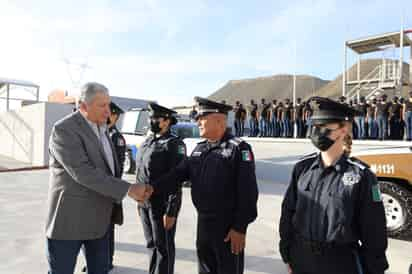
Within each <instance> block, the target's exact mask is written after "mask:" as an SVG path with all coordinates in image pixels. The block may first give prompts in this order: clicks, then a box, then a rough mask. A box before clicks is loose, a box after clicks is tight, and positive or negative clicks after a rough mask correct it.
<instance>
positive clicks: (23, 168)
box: [0, 166, 49, 173]
mask: <svg viewBox="0 0 412 274" xmlns="http://www.w3.org/2000/svg"><path fill="white" fill-rule="evenodd" d="M48 168H49V166H29V167H21V168H3V169H0V173H5V172H20V171H32V170H43V169H48Z"/></svg>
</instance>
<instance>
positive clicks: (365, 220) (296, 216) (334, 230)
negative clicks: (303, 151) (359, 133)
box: [279, 153, 388, 273]
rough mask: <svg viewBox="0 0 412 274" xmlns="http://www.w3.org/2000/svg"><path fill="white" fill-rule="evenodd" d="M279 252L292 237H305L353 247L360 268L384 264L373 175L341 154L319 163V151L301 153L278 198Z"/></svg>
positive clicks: (285, 252) (372, 269)
mask: <svg viewBox="0 0 412 274" xmlns="http://www.w3.org/2000/svg"><path fill="white" fill-rule="evenodd" d="M279 230H280V237H281V240H280V243H279V245H280V246H279V247H280V252H281V255H282V258H283V260H284V261H285V262H289V261H290V258H289V248H290V246H291V244H292V242H293V240H294V239H296V237H298V238H303V239H305V240H308V241H314V242H320V243H331V244H334V245H336V247H337V248H339V246H351V245H353V246H355V247H359V245H358V243H359V241H360V247H359V253H360V256H361V258H362V262H363V265H364V268H365V269H366V270H367V272H366V273H383V272H384V270H385V269H386V268H387V267H388V263H387V260H386V257H385V250H386V248H387V237H386V219H385V212H384V207H383V203H382V198H381V194H380V190H379V185H378V182H377V179H376V177H375V175H374V174H373V173H372V171H371V170H370V169H369V168H368V166H366V164H364V163H362V162H360V161H359V160H357V159H355V158H348V157H347V156H346V155H342V157H341V158H340V159H339V160H338V161H337V162H336V163H335V164H333V165H331V166H329V167H324V166H323V162H322V160H321V155H320V154H319V153H314V154H311V155H309V156H306V157H304V158H303V159H301V161H299V162H298V163H297V164H296V165H295V167H294V169H293V173H292V178H291V182H290V185H289V187H288V190H287V192H286V194H285V197H284V200H283V203H282V214H281V219H280V227H279Z"/></svg>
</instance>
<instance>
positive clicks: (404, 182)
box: [353, 146, 412, 240]
mask: <svg viewBox="0 0 412 274" xmlns="http://www.w3.org/2000/svg"><path fill="white" fill-rule="evenodd" d="M353 156H355V157H357V158H358V159H360V160H362V161H364V162H366V163H367V164H368V165H369V166H370V168H371V170H372V171H373V172H375V174H376V176H377V178H378V181H379V183H380V189H381V193H382V200H383V203H384V206H385V213H386V222H387V231H388V235H389V236H390V237H394V238H399V239H404V240H412V168H411V163H412V146H409V147H392V148H380V149H369V150H366V151H360V152H358V153H355V154H354V155H353Z"/></svg>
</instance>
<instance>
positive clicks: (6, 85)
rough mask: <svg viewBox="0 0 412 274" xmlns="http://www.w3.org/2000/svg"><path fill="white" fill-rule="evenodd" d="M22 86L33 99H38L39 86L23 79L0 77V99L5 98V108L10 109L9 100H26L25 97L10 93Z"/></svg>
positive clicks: (36, 100)
mask: <svg viewBox="0 0 412 274" xmlns="http://www.w3.org/2000/svg"><path fill="white" fill-rule="evenodd" d="M19 87H20V88H23V89H24V90H25V91H27V92H28V93H29V94H30V95H32V96H33V97H34V99H33V101H35V102H38V101H39V90H40V86H39V85H37V84H35V83H32V82H29V81H24V80H16V79H9V78H1V77H0V100H6V110H7V111H9V110H10V101H24V100H28V99H27V98H23V97H20V96H19V95H17V96H11V93H12V92H13V90H14V89H16V88H19Z"/></svg>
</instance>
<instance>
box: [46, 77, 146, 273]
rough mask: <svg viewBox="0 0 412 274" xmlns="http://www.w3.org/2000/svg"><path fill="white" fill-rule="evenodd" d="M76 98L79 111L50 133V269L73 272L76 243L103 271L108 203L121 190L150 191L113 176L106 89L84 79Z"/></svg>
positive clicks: (138, 196)
mask: <svg viewBox="0 0 412 274" xmlns="http://www.w3.org/2000/svg"><path fill="white" fill-rule="evenodd" d="M79 101H80V108H79V110H78V111H76V112H74V113H72V114H70V115H68V116H67V117H65V118H63V119H62V120H60V121H58V122H56V124H55V125H54V127H53V130H52V133H51V137H50V143H49V153H50V181H49V193H48V215H47V224H46V236H47V259H48V263H49V274H72V273H73V271H74V267H75V265H76V259H77V256H78V254H79V250H80V248H81V246H84V250H85V252H84V253H85V257H86V261H87V269H88V273H89V274H106V273H108V262H109V241H108V235H109V233H108V231H109V226H110V220H111V216H112V209H113V203H114V202H116V201H121V200H122V199H123V198H124V197H125V196H126V195H128V196H130V197H131V198H133V199H135V200H136V201H143V200H145V199H147V198H148V196H150V194H151V192H152V191H153V190H152V189H151V188H150V187H147V186H146V187H145V186H144V185H137V184H129V183H128V182H126V181H123V180H121V179H119V178H116V177H115V176H118V177H120V176H119V172H120V168H119V163H118V160H117V158H116V155H115V154H114V147H113V144H112V143H111V140H110V138H109V137H108V134H107V128H106V122H107V119H108V117H109V115H110V96H109V92H108V89H107V88H106V87H105V86H103V85H101V84H98V83H87V84H85V85H84V86H83V87H82V90H81V95H80V100H79Z"/></svg>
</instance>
